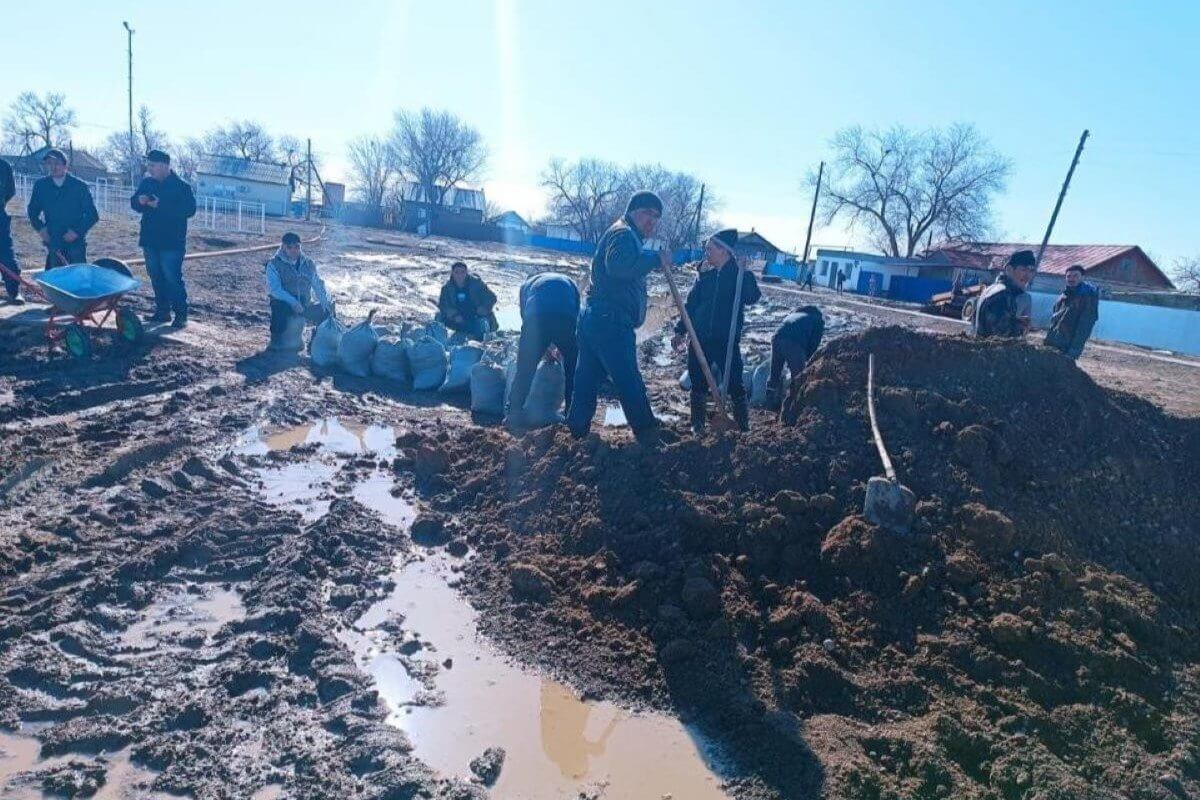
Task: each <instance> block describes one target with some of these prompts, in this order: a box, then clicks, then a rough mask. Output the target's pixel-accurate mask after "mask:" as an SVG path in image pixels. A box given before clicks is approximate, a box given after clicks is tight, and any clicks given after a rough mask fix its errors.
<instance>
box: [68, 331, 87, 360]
mask: <svg viewBox="0 0 1200 800" xmlns="http://www.w3.org/2000/svg"><path fill="white" fill-rule="evenodd" d="M63 345H64V346H65V347H66V348H67V353H68V354H69V355H70V356H71V358H79V359H84V358H91V357H92V337H91V336H88V332H87V331H86V330H84V329H83V326H82V325H68V326H67V329H66V331H65V332H64V333H63Z"/></svg>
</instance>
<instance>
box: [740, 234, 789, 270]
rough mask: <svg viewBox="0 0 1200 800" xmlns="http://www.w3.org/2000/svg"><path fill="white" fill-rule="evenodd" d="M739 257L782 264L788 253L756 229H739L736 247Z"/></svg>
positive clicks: (745, 259)
mask: <svg viewBox="0 0 1200 800" xmlns="http://www.w3.org/2000/svg"><path fill="white" fill-rule="evenodd" d="M734 252H735V253H736V254H737V257H738V258H739V259H740V260H742V261H747V262H757V263H760V264H763V265H766V264H782V263H783V261H784V258H785V257H786V254H785V253H784V252H783V251H782V250H780V249H779V248H778V247H776V246H775V245H773V244H771V243H770V242H769V241H767V238H766V237H765V236H763V235H762V234H761V233H758V232H757V231H754V230H753V229H751V230H749V231H738V242H737V247H735V248H734Z"/></svg>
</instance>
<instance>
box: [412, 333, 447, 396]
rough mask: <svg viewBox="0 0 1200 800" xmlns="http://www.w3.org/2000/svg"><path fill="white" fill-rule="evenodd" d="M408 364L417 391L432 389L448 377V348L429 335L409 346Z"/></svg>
mask: <svg viewBox="0 0 1200 800" xmlns="http://www.w3.org/2000/svg"><path fill="white" fill-rule="evenodd" d="M408 366H409V369H410V370H412V385H413V389H415V390H417V391H422V392H423V391H430V390H433V389H436V388H438V387H439V386H441V385H442V381H444V380H445V379H446V348H444V347H442V344H441V342H438V341H437V340H436V339H431V338H429V337H428V336H426V337H425V338H423V339H421V340H420V341H419V342H414V343H413V344H412V346H411V347H409V348H408Z"/></svg>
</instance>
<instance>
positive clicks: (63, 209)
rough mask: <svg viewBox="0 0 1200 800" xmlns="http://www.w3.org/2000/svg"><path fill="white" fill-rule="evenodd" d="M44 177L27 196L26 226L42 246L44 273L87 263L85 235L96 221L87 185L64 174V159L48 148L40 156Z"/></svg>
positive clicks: (58, 152)
mask: <svg viewBox="0 0 1200 800" xmlns="http://www.w3.org/2000/svg"><path fill="white" fill-rule="evenodd" d="M42 165H43V166H44V167H45V168H46V172H47V174H46V176H45V177H43V178H38V179H37V180H36V181H34V184H33V191H32V192H31V193H30V195H29V207H28V208H27V209H26V211H27V212H28V214H29V224H30V225H32V226H33V229H34V230H35V231H37V232H38V235H39V236H40V237H41V238H42V244H44V245H46V250H47V253H46V269H53V268H54V267H58V266H61V265H63V264H83V263H86V262H87V233H88V231H90V230H91V229H92V226H93V225H95V224H96V223H97V222H99V221H100V214H99V213H97V211H96V204H95V203H94V202H93V201H92V193H91V192H90V191H88V187H87V184H86V183H84V182H83V181H81V180H79V179H78V178H76V177H75V176H74V175H72V174H71V173H69V172H67V156H66V153H64V152H63V151H62V150H59V149H57V148H51V149H49V150H47V151H46V154H45V155H44V156H42Z"/></svg>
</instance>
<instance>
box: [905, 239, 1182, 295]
mask: <svg viewBox="0 0 1200 800" xmlns="http://www.w3.org/2000/svg"><path fill="white" fill-rule="evenodd" d="M1038 247H1039V245H1037V244H1021V243H1016V242H1010V243H998V242H966V243H959V244H947V245H943V246H941V247H935V248H933V249H932V250H930V251H928V252H927V253H925V266H924V267H923V268H922V270H921V275H922V277H929V278H940V279H943V280H948V281H949V280H953V279H954V274H955V272H959V271H961V272H962V273H963V277H964V279H966V281H967V282H968V283H969V282H972V279H974V280H978V281H984V282H990V281H991V280H992V279H993V276H994V274H995V273H996V272H998V271H1000V270H1002V269H1003V268H1004V263H1005V261H1007V260H1008V257H1009V256H1010V255H1012V254H1013V253H1014V252H1016V251H1017V250H1032V251H1033V252H1035V253H1036V252H1037V251H1038ZM1072 264H1079V265H1080V266H1081V267H1083V273H1084V276H1085V277H1086V278H1087V280H1089V281H1091V282H1092V283H1095V284H1098V285H1100V286H1103V287H1105V288H1107V289H1109V290H1110V291H1126V292H1130V291H1164V290H1173V289H1174V288H1175V284H1173V283H1171V279H1170V278H1168V277H1167V276H1166V275H1165V274H1164V273H1163V271H1162V270H1161V269H1159V268H1158V265H1157V264H1155V263H1154V261H1153V260H1152V259H1151V258H1150V256H1148V255H1146V253H1145V251H1143V250H1142V248H1140V247H1138V246H1137V245H1128V244H1115V245H1104V244H1052V245H1047V247H1046V252H1045V253H1044V254H1043V256H1042V262H1041V264H1039V265H1038V272H1037V275H1036V277H1034V279H1033V285H1032V286H1031V287H1030V288H1031V289H1032V290H1033V291H1035V292H1055V293H1057V292H1059V291H1061V290H1062V285H1063V276H1064V275H1065V274H1066V271H1067V267H1070V266H1071V265H1072Z"/></svg>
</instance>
